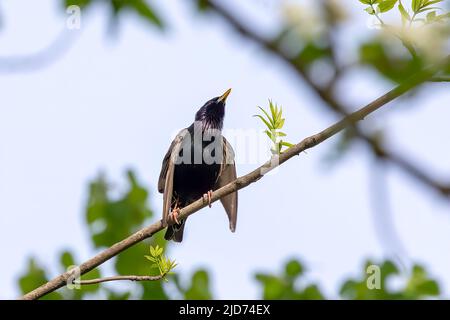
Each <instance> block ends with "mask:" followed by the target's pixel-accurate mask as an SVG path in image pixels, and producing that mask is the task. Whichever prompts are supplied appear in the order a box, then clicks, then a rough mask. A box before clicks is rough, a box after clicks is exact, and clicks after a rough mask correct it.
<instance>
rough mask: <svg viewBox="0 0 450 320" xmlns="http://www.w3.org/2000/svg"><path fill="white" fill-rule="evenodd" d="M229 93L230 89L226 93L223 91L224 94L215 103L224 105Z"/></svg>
mask: <svg viewBox="0 0 450 320" xmlns="http://www.w3.org/2000/svg"><path fill="white" fill-rule="evenodd" d="M230 93H231V88H230V89H228V90H227V91H225V93H224V94H223V95H221V96H220V97H219V99H218V100H217V101H219V102H223V103H225V101H226V100H227V98H228V95H229V94H230Z"/></svg>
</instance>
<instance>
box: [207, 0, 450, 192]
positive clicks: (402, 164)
mask: <svg viewBox="0 0 450 320" xmlns="http://www.w3.org/2000/svg"><path fill="white" fill-rule="evenodd" d="M206 2H207V4H208V6H209V8H210V9H211V10H213V11H214V12H215V13H217V14H218V15H220V16H221V17H222V18H223V19H224V20H225V21H226V22H228V23H229V25H230V26H232V27H233V28H234V29H235V30H236V31H237V32H238V33H239V34H241V35H242V36H244V37H245V38H247V39H249V40H251V41H253V42H255V43H257V44H259V45H260V46H262V47H263V48H264V49H266V50H267V51H269V52H271V53H272V54H274V55H275V56H276V57H278V58H280V60H281V61H283V62H285V63H287V65H288V66H289V67H291V68H292V69H293V70H294V71H295V72H296V74H297V75H298V76H299V78H300V79H301V80H302V81H305V82H306V84H307V85H308V86H309V87H310V89H312V91H313V92H314V93H315V94H316V95H317V96H318V97H319V98H320V99H321V100H322V101H323V102H324V103H325V105H326V106H327V107H328V108H329V109H331V110H333V111H334V112H337V113H338V114H340V115H342V116H347V115H348V112H347V110H348V108H347V107H345V106H344V105H342V104H341V103H340V102H339V101H338V100H337V99H335V98H334V97H333V95H332V90H331V89H332V88H325V89H324V88H321V87H320V86H318V85H317V84H315V83H314V81H313V80H312V79H311V78H310V77H309V76H308V73H307V71H306V66H305V65H304V64H303V62H302V61H300V60H299V59H294V58H292V57H291V56H290V55H288V54H287V53H285V52H284V51H283V50H282V49H281V48H280V47H279V46H278V45H277V41H275V40H270V39H267V38H265V37H263V36H261V35H259V34H258V33H257V32H254V31H253V30H251V29H250V28H249V27H247V26H246V25H245V24H243V23H242V22H241V21H240V20H239V19H237V18H236V17H235V15H233V14H232V13H231V12H229V11H228V10H227V9H225V7H223V6H222V5H219V4H218V3H216V1H211V0H206ZM448 58H449V57H447V60H448ZM437 70H438V69H436V71H437ZM427 81H433V82H446V81H450V78H448V77H445V76H442V77H439V76H435V77H429V78H428V80H427ZM354 129H355V131H356V133H357V134H356V137H358V138H359V139H361V140H362V141H365V142H366V143H367V144H368V146H369V147H371V148H372V151H373V152H374V153H375V154H377V153H380V152H382V153H383V157H384V159H385V160H387V161H389V162H390V163H392V164H394V165H396V166H397V167H399V168H400V169H402V170H403V171H404V172H406V173H408V174H409V175H410V176H412V177H414V178H415V179H417V180H419V181H420V182H422V183H423V184H424V185H427V186H429V187H431V189H432V190H434V191H436V192H437V193H439V194H443V195H445V196H446V195H449V194H450V191H449V186H447V185H442V184H441V183H439V182H437V181H435V180H434V179H433V178H431V177H429V176H428V175H427V174H426V173H425V172H423V171H422V170H421V169H419V168H418V167H417V166H415V165H414V164H413V163H412V162H410V161H409V160H408V159H406V158H401V157H400V156H399V155H395V154H391V153H390V152H389V151H388V150H385V149H384V150H383V149H381V146H380V145H378V146H377V149H375V148H373V147H374V144H372V143H371V140H373V139H371V137H368V136H367V135H366V134H364V133H363V132H362V131H361V130H360V129H359V128H358V127H355V128H354Z"/></svg>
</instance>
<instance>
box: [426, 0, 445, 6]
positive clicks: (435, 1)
mask: <svg viewBox="0 0 450 320" xmlns="http://www.w3.org/2000/svg"><path fill="white" fill-rule="evenodd" d="M442 1H443V0H432V1H425V3H424V5H423V6H424V7H425V6H427V7H428V6H431V5H433V4H435V3H439V2H442Z"/></svg>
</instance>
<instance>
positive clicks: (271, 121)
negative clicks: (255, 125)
mask: <svg viewBox="0 0 450 320" xmlns="http://www.w3.org/2000/svg"><path fill="white" fill-rule="evenodd" d="M258 108H259V109H260V110H261V111H262V112H263V113H264V114H265V115H266V117H267V120H268V121H269V122H270V124H271V126H270V128H273V125H274V123H273V120H272V118H271V117H270V116H269V114H268V113H267V111H266V110H264V109H263V108H261V107H258Z"/></svg>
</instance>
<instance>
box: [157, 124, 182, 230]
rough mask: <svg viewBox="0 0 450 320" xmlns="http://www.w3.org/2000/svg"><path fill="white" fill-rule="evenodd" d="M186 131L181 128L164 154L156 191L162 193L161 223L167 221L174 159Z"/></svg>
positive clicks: (171, 191) (171, 192) (170, 200)
mask: <svg viewBox="0 0 450 320" xmlns="http://www.w3.org/2000/svg"><path fill="white" fill-rule="evenodd" d="M187 132H188V131H187V130H186V129H183V130H181V131H180V132H179V133H178V134H177V136H176V137H175V139H174V140H173V141H172V143H171V145H170V147H169V150H167V153H166V155H165V156H164V159H163V163H162V167H161V173H160V174H159V180H158V191H159V192H160V193H163V214H162V220H163V224H164V225H165V224H166V223H167V216H168V215H169V213H170V208H171V205H172V194H173V175H174V171H175V161H176V158H177V157H178V155H179V153H180V148H181V146H182V142H183V139H184V137H185V135H186V133H187Z"/></svg>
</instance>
